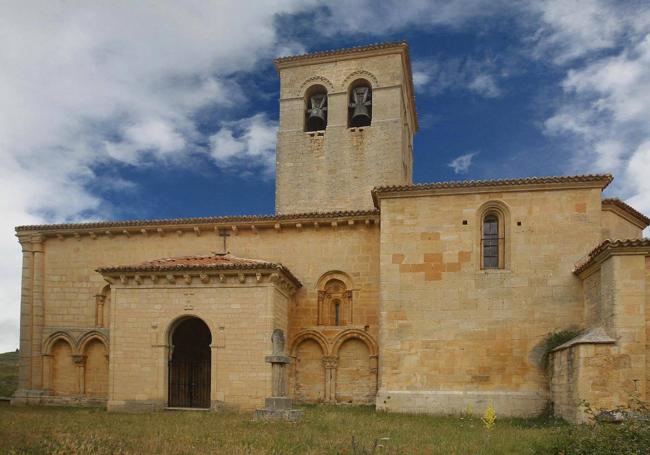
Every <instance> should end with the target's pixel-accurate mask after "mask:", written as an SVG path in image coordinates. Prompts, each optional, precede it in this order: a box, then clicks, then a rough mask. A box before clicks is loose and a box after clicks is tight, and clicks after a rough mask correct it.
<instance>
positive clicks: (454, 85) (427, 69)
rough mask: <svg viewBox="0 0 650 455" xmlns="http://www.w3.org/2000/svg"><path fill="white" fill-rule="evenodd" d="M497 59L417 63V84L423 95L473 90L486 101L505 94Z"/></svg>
mask: <svg viewBox="0 0 650 455" xmlns="http://www.w3.org/2000/svg"><path fill="white" fill-rule="evenodd" d="M497 66H498V65H497V62H496V61H494V60H493V59H487V58H485V59H482V60H477V59H475V58H472V57H468V58H464V59H461V58H442V57H440V58H434V59H428V60H418V61H415V62H414V63H413V83H414V85H415V88H416V90H417V91H418V92H420V93H426V94H428V95H430V96H436V95H439V94H441V93H443V92H448V91H453V90H469V91H471V92H474V93H476V94H478V95H480V96H483V97H486V98H495V97H498V96H500V95H501V89H500V88H499V84H498V80H499V79H500V78H502V77H506V76H507V74H506V73H505V72H501V73H498V71H497Z"/></svg>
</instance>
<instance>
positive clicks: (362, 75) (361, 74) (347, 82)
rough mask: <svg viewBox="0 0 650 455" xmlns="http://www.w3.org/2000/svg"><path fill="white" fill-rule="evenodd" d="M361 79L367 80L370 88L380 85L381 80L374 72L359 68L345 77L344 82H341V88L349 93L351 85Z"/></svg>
mask: <svg viewBox="0 0 650 455" xmlns="http://www.w3.org/2000/svg"><path fill="white" fill-rule="evenodd" d="M359 79H363V80H366V81H367V82H368V84H369V85H370V88H372V89H373V90H374V89H376V88H377V87H379V80H378V79H377V76H375V75H374V74H372V73H371V72H370V71H366V70H357V71H353V72H352V73H350V74H348V75H347V76H346V78H345V79H343V83H342V84H341V89H342V90H343V91H345V92H347V93H348V94H349V93H350V86H351V85H352V84H353V83H354V82H356V81H357V80H359Z"/></svg>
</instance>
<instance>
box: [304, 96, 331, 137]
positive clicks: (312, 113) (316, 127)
mask: <svg viewBox="0 0 650 455" xmlns="http://www.w3.org/2000/svg"><path fill="white" fill-rule="evenodd" d="M310 101H311V109H308V110H307V113H308V114H309V116H308V117H307V130H308V131H322V130H324V129H325V127H326V126H327V114H326V111H327V106H326V105H325V104H326V102H327V95H325V94H318V95H314V96H312V97H311V100H310Z"/></svg>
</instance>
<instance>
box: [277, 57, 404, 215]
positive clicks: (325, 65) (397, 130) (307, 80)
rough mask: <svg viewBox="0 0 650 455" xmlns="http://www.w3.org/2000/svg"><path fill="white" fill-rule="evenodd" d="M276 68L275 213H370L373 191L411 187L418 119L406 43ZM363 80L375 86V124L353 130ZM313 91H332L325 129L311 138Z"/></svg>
mask: <svg viewBox="0 0 650 455" xmlns="http://www.w3.org/2000/svg"><path fill="white" fill-rule="evenodd" d="M276 66H277V68H278V71H279V73H280V83H281V93H280V128H279V131H278V142H277V161H276V212H277V213H279V214H284V213H301V212H315V211H318V212H324V211H333V210H361V209H372V208H373V202H372V197H371V194H370V190H371V189H372V188H373V187H374V186H378V185H400V184H408V183H411V181H412V161H413V160H412V138H413V132H414V130H415V115H414V113H413V112H414V111H413V106H412V102H411V100H412V97H411V95H410V78H411V75H410V69H409V67H408V57H407V55H406V48H405V45H395V46H394V47H392V48H389V49H381V50H379V51H376V50H375V51H368V52H355V53H353V54H351V55H331V56H328V57H326V58H315V59H311V58H309V59H305V60H304V61H303V60H298V61H289V62H284V63H283V62H281V61H280V63H278V62H276ZM358 79H364V80H365V81H367V82H368V83H369V84H370V86H371V88H372V122H371V125H370V126H366V127H360V128H350V127H349V126H348V106H349V97H350V95H349V90H350V86H351V84H353V83H354V82H355V81H357V80H358ZM314 85H321V86H323V87H325V89H326V90H327V95H328V111H327V112H328V124H327V127H326V129H325V130H324V131H317V132H307V131H305V109H306V93H308V91H309V89H310V88H311V87H313V86H314Z"/></svg>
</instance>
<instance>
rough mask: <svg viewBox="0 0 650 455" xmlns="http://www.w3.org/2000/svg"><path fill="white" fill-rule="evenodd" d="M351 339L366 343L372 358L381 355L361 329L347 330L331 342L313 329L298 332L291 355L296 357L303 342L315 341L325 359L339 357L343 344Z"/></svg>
mask: <svg viewBox="0 0 650 455" xmlns="http://www.w3.org/2000/svg"><path fill="white" fill-rule="evenodd" d="M350 339H357V340H360V341H362V342H363V343H365V345H366V346H367V347H368V352H369V353H370V357H376V356H377V355H378V354H379V349H378V346H377V342H376V341H375V340H374V338H373V337H372V336H370V334H369V333H368V332H365V331H364V330H360V329H347V330H344V331H342V332H341V333H339V334H338V335H337V336H335V337H334V338H333V339H332V340H331V341H330V340H328V339H327V338H326V337H325V336H324V335H323V334H322V333H321V332H319V331H317V330H313V329H307V330H303V331H301V332H298V333H297V334H296V335H295V336H294V337H293V340H292V342H291V351H290V352H291V355H292V356H293V357H295V356H296V352H297V350H298V346H300V344H301V343H302V342H303V341H306V340H313V341H315V342H316V343H317V344H318V345H319V346H320V348H321V351H322V352H323V357H338V354H339V350H340V349H341V346H342V345H343V343H345V342H346V341H347V340H350Z"/></svg>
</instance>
